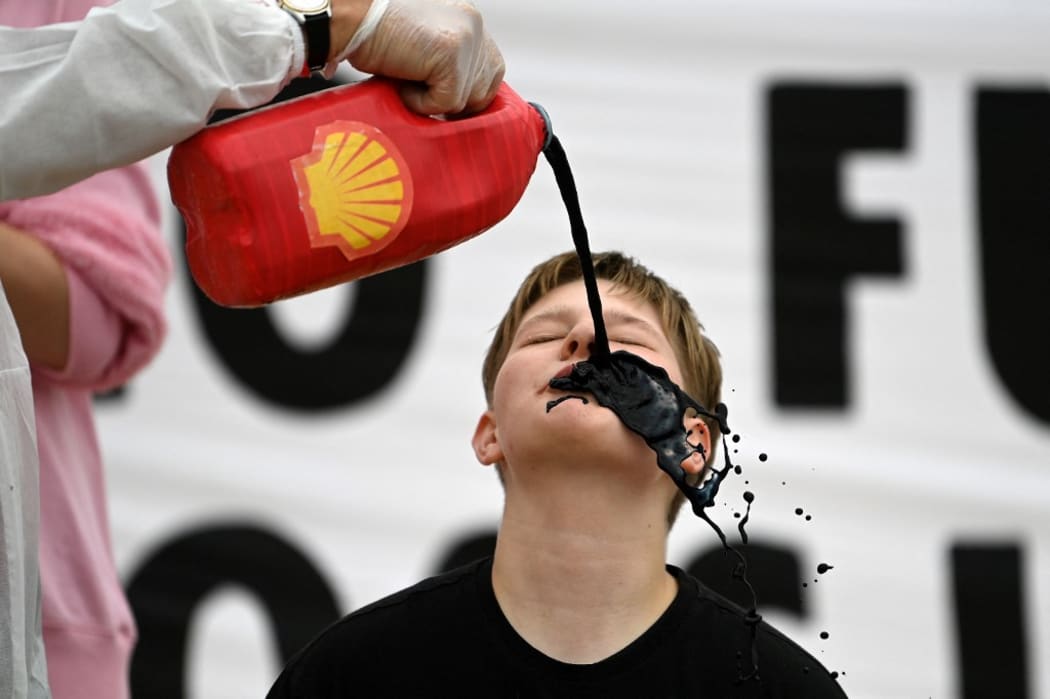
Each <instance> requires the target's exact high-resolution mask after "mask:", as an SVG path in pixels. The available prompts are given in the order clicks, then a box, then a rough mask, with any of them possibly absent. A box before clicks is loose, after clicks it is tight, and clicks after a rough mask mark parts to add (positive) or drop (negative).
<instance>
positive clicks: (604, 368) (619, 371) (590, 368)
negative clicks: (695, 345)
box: [532, 104, 762, 681]
mask: <svg viewBox="0 0 1050 699" xmlns="http://www.w3.org/2000/svg"><path fill="white" fill-rule="evenodd" d="M532 106H533V107H535V108H536V109H537V111H539V112H540V114H541V115H542V116H543V118H544V120H545V121H546V125H547V138H548V140H547V143H546V144H545V145H544V148H543V154H544V155H545V156H546V158H547V161H548V162H549V163H550V166H551V169H552V170H554V177H555V180H556V182H557V184H558V189H559V191H560V192H561V197H562V201H563V202H564V203H565V209H566V211H567V212H568V215H569V223H570V227H571V230H572V240H573V244H574V245H575V247H576V254H577V256H578V257H579V260H580V268H581V271H582V274H583V282H584V287H585V288H586V290H587V304H588V306H589V308H590V312H591V317H592V319H593V321H594V348H593V349H592V351H591V356H590V358H589V359H588V360H587V361H583V362H577V363H576V364H575V365H574V366H573V368H572V371H571V372H570V374H569V375H568V376H565V377H560V378H557V379H552V380H551V382H550V385H551V387H552V388H556V389H559V390H564V391H581V392H586V393H589V394H590V395H591V396H593V397H594V399H595V400H596V401H597V402H598V404H599V405H601V406H603V407H606V408H609V409H610V410H612V411H613V412H614V413H616V415H617V416H618V417H619V418H620V420H621V421H622V422H623V423H624V424H625V425H626V426H627V427H628V428H629V429H631V430H632V431H634V432H636V433H637V434H639V435H641V437H642V438H643V439H645V441H646V443H647V444H648V445H649V447H650V448H652V449H653V451H655V452H656V461H657V465H658V466H659V467H660V469H661V470H662V471H664V472H665V473H666V474H667V475H668V476H670V478H671V480H673V481H674V483H675V485H676V486H678V488H679V490H681V491H682V493H683V494H684V495H685V497H686V498H687V499H688V500H689V503H690V505H691V506H692V509H693V513H694V514H695V515H697V516H698V517H700V518H701V519H703V520H704V521H706V522H707V523H708V524H709V525H710V526H711V528H712V529H714V531H715V533H716V534H717V535H718V538H719V540H720V541H721V542H722V546H723V548H724V549H725V550H726V551H727V552H729V553H732V554H733V555H734V556H735V557H736V558H737V561H738V563H737V565H736V567H735V569H734V571H733V577H734V578H736V579H739V580H740V581H742V582H743V583H744V585H745V586H746V587H747V590H748V594H749V595H750V598H751V605H750V608H749V609H748V610H747V616H746V617H745V623H746V624H747V625H748V626H749V628H750V634H751V637H750V646H751V648H750V651H751V652H750V655H751V670H750V672H745V670H744V668H743V666H742V663H741V666H740V668H739V670H740V676H739V678H738V679H739V680H741V681H742V680H748V679H752V678H753V679H758V653H757V650H756V648H755V634H756V631H757V628H758V623H759V622H760V621H761V620H762V617H761V615H759V614H758V611H757V609H756V607H757V601H756V598H755V590H754V587H752V585H751V583H750V581H749V580H748V579H747V561H746V559H745V558H744V556H743V554H741V553H740V552H739V551H738V550H736V549H735V548H734V547H732V546H730V545H729V543H728V541H726V537H725V534H724V533H723V532H722V530H721V529H720V528H719V527H718V525H717V524H715V523H714V522H713V521H712V520H711V518H710V517H709V516H708V515H707V512H706V511H705V510H706V508H708V507H711V506H712V505H714V501H715V496H716V495H717V494H718V488H719V486H720V485H721V483H722V480H723V479H724V478H725V477H726V475H728V473H729V472H730V470H732V469H734V465H733V464H732V463H731V459H730V455H729V445H728V444H727V442H728V440H726V439H723V440H722V448H723V452H724V454H725V465H724V466H723V468H722V469H721V470H718V469H712V471H711V473H710V475H709V476H708V477H707V480H706V481H705V482H704V483H703V484H702V485H700V486H695V485H692V484H690V483H689V482H688V481H687V479H686V472H685V470H684V469H683V468H682V466H681V464H682V462H683V461H684V460H685V459H687V458H689V457H690V456H692V455H693V454H694V453H697V452H699V453H700V455H701V456H702V457H703V459H704V461H705V463H706V462H707V459H708V455H707V454H705V453H704V452H703V447H694V446H693V445H692V444H690V443H689V442H688V441H687V437H688V434H687V432H686V430H685V427H684V426H683V421H684V419H685V416H686V413H687V411H688V410H690V409H692V410H694V411H696V413H697V414H699V415H703V416H704V417H708V418H711V419H712V420H714V421H715V422H717V423H718V426H719V429H720V430H721V432H722V434H723V435H729V434H730V429H729V426H728V424H727V423H726V418H727V415H728V410H727V408H726V406H725V404H724V403H720V404H719V405H718V406H717V407H716V408H715V412H714V413H712V412H710V411H708V409H707V408H705V407H704V406H703V405H701V404H700V403H699V402H697V401H696V400H694V399H693V398H691V397H690V396H689V395H688V394H686V393H685V391H683V390H682V389H681V388H679V387H678V386H677V385H676V384H675V383H674V382H673V381H671V379H670V378H669V377H668V375H667V372H666V371H665V370H664V369H662V368H661V367H657V366H654V365H653V364H650V363H649V362H647V361H646V360H644V359H642V358H641V357H639V356H637V355H634V354H631V353H629V352H625V351H617V352H610V351H609V339H608V335H607V333H606V329H605V322H604V317H603V315H602V303H601V297H600V296H599V294H598V280H597V276H596V274H595V271H594V263H593V260H592V259H591V250H590V243H589V241H588V237H587V228H586V226H585V225H584V222H583V214H582V213H581V210H580V201H579V195H578V194H577V192H576V183H575V180H574V179H573V176H572V170H571V168H570V167H569V160H568V158H567V156H566V155H565V150H564V148H562V145H561V142H560V141H559V140H558V137H557V136H555V135H554V134H553V132H552V131H551V126H550V119H549V117H548V116H547V114H546V112H545V111H544V110H543V108H542V107H540V106H539V105H536V104H533V105H532ZM573 398H576V399H579V400H583V401H584V402H586V401H587V399H586V398H584V397H583V396H580V395H575V394H570V395H566V396H562V397H561V398H559V399H558V400H553V401H550V402H549V403H548V404H547V411H548V412H550V410H551V409H552V408H554V407H555V406H557V405H558V404H559V403H562V402H564V401H566V400H569V399H573ZM745 499H746V500H747V503H748V512H749V513H750V509H751V502H752V501H753V500H754V495H753V494H752V493H750V492H749V493H745ZM746 521H747V520H746V518H745V519H744V520H743V521H741V522H740V524H739V529H740V534H741V538H742V540H743V541H744V543H747V534H746V533H745V532H744V524H745V523H746Z"/></svg>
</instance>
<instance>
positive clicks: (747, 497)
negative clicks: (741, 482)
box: [736, 490, 755, 544]
mask: <svg viewBox="0 0 1050 699" xmlns="http://www.w3.org/2000/svg"><path fill="white" fill-rule="evenodd" d="M754 501H755V494H754V493H752V492H751V491H750V490H745V491H744V502H746V503H747V512H746V513H745V514H744V518H743V519H742V520H740V523H739V524H737V525H736V528H737V529H738V530H739V531H740V540H741V541H743V542H744V543H745V544H746V543H747V532H746V531H744V525H745V524H747V520H748V519H750V518H751V503H753V502H754Z"/></svg>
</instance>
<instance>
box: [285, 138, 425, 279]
mask: <svg viewBox="0 0 1050 699" xmlns="http://www.w3.org/2000/svg"><path fill="white" fill-rule="evenodd" d="M291 166H292V173H293V175H294V176H295V183H296V185H297V186H298V189H299V208H300V209H301V210H302V212H303V217H304V219H305V221H306V228H307V230H308V231H309V233H310V244H311V245H313V246H321V245H335V246H336V247H338V248H339V249H340V250H341V251H342V253H343V254H344V255H345V256H346V257H347V259H350V260H353V259H356V258H358V257H364V256H365V255H373V254H375V253H377V252H379V251H380V250H382V249H383V248H385V247H386V246H387V245H389V244H390V243H392V242H393V241H394V239H395V238H397V236H398V234H399V233H400V232H401V230H402V229H403V228H404V227H405V224H406V223H408V217H409V215H410V214H411V213H412V177H411V175H410V173H409V171H408V165H407V164H406V163H405V159H404V157H403V156H402V155H401V152H400V151H399V150H398V149H397V146H395V145H394V143H393V142H392V141H391V140H390V139H389V138H388V137H387V136H386V134H384V133H383V132H381V131H380V130H379V129H377V128H375V127H374V126H370V125H369V124H363V123H361V122H357V121H334V122H332V123H330V124H326V125H324V126H321V127H318V129H317V131H316V132H315V133H314V144H313V148H312V149H311V151H310V152H309V153H307V154H306V155H303V156H301V157H299V158H296V159H294V160H292V161H291Z"/></svg>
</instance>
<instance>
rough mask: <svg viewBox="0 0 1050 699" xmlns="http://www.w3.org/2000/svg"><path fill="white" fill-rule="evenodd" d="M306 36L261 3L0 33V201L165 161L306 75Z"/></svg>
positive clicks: (122, 8)
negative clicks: (220, 117) (176, 148)
mask: <svg viewBox="0 0 1050 699" xmlns="http://www.w3.org/2000/svg"><path fill="white" fill-rule="evenodd" d="M304 55H305V45H304V40H303V36H302V31H301V30H300V29H299V26H298V24H296V22H295V20H293V19H292V18H291V17H290V16H289V15H288V13H286V12H285V11H284V10H281V9H280V8H279V7H277V6H276V5H275V4H274V3H273V2H268V1H265V0H121V2H118V3H116V4H115V5H112V6H111V7H105V8H95V9H93V10H91V12H90V13H89V14H88V15H87V17H85V18H84V19H83V20H82V21H80V22H67V23H62V24H52V25H47V26H43V27H36V28H32V29H13V28H10V27H0V95H3V99H0V201H4V200H8V199H20V198H24V197H29V196H37V195H41V194H48V193H51V192H54V191H57V190H59V189H62V188H63V187H66V186H68V185H70V184H72V183H74V182H76V181H79V180H81V179H84V178H85V177H88V176H90V175H92V174H94V173H96V172H100V171H102V170H107V169H110V168H113V167H118V166H122V165H126V164H128V163H132V162H135V161H137V160H141V159H143V158H145V157H147V156H150V155H152V154H154V153H157V152H159V151H161V150H163V149H164V148H167V147H168V146H171V145H173V144H175V143H177V142H179V141H181V140H183V139H185V138H187V137H189V136H191V135H192V134H194V133H195V132H197V131H198V130H200V129H201V128H202V127H203V126H204V125H205V124H206V123H207V119H208V117H209V115H210V114H211V113H212V112H213V111H214V110H215V109H223V108H229V109H246V108H249V107H255V106H258V105H260V104H265V103H266V102H269V101H270V100H271V99H273V98H274V97H275V96H276V95H277V93H278V92H279V91H280V90H281V88H282V87H284V86H285V85H287V84H288V82H290V81H291V80H292V78H294V77H296V76H297V75H299V74H300V73H301V70H302V67H303V63H304Z"/></svg>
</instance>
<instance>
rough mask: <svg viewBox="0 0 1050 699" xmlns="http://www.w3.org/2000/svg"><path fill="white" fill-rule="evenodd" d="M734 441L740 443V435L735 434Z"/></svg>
mask: <svg viewBox="0 0 1050 699" xmlns="http://www.w3.org/2000/svg"><path fill="white" fill-rule="evenodd" d="M733 441H734V442H739V441H740V435H738V434H734V435H733Z"/></svg>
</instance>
